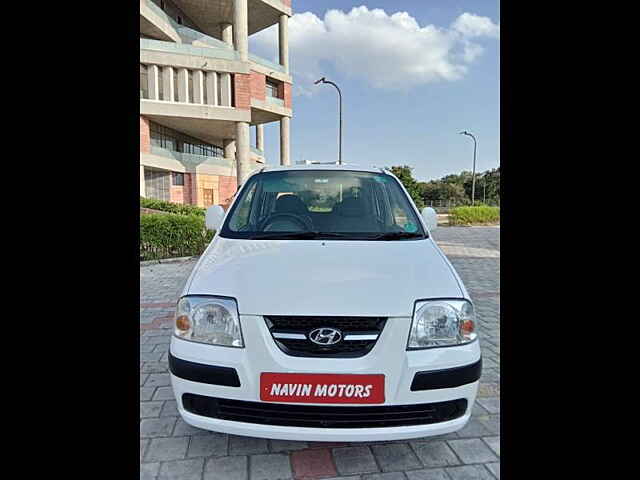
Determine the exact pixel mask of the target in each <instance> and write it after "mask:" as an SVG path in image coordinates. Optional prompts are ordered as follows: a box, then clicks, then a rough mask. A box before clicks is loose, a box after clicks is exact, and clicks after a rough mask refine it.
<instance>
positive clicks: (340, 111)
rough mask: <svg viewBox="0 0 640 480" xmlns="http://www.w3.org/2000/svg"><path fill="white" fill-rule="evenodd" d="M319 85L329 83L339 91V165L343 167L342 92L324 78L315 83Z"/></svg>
mask: <svg viewBox="0 0 640 480" xmlns="http://www.w3.org/2000/svg"><path fill="white" fill-rule="evenodd" d="M319 83H329V84H331V85H333V86H334V87H336V90H338V97H339V100H340V102H339V103H340V110H339V117H340V131H339V133H338V165H342V92H341V91H340V88H339V87H338V85H336V84H335V83H333V82H332V81H330V80H327V79H326V78H324V77H322V78H321V79H320V80H316V81H315V82H313V84H314V85H318V84H319Z"/></svg>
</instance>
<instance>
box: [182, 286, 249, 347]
mask: <svg viewBox="0 0 640 480" xmlns="http://www.w3.org/2000/svg"><path fill="white" fill-rule="evenodd" d="M175 320H176V321H175V328H174V333H175V335H176V337H178V338H182V339H184V340H190V341H192V342H199V343H208V344H211V345H221V346H225V347H244V342H243V341H242V331H241V330H240V319H239V316H238V305H237V304H236V301H235V300H233V299H231V298H218V297H199V296H193V297H191V296H187V297H182V298H181V299H180V301H178V306H177V308H176V319H175Z"/></svg>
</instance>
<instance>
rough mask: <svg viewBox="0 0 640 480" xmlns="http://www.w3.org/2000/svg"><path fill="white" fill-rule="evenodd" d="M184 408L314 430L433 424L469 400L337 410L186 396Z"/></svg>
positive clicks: (460, 412) (457, 414)
mask: <svg viewBox="0 0 640 480" xmlns="http://www.w3.org/2000/svg"><path fill="white" fill-rule="evenodd" d="M182 404H183V405H184V408H185V409H186V410H187V411H188V412H190V413H193V414H195V415H201V416H204V417H209V418H217V419H220V420H230V421H233V422H244V423H255V424H260V425H279V426H287V427H310V428H379V427H402V426H410V425H429V424H433V423H440V422H446V421H448V420H454V419H456V418H459V417H461V416H463V415H464V413H465V412H466V410H467V400H466V399H464V398H460V399H457V400H449V401H446V402H437V403H422V404H416V405H387V406H376V407H371V406H362V405H358V406H357V407H333V406H329V407H328V406H317V405H290V404H279V403H262V402H245V401H242V400H229V399H224V398H213V397H205V396H203V395H195V394H192V393H185V394H183V395H182Z"/></svg>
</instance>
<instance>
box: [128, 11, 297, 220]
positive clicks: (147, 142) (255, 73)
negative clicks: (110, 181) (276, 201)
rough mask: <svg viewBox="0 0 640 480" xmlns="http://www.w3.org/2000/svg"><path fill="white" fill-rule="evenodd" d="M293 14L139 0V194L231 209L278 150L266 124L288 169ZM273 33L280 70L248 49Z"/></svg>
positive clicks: (276, 65) (288, 12) (281, 162)
mask: <svg viewBox="0 0 640 480" xmlns="http://www.w3.org/2000/svg"><path fill="white" fill-rule="evenodd" d="M291 14H292V12H291V0H140V195H142V196H144V197H149V198H158V199H162V200H167V201H172V202H177V203H189V204H194V205H199V206H203V207H205V206H209V205H216V204H226V203H227V202H228V200H229V198H230V197H231V196H232V195H233V194H234V193H235V191H236V189H237V186H238V185H239V184H240V183H242V181H243V180H244V179H245V178H246V176H247V175H248V174H249V173H250V172H251V171H252V170H253V169H256V168H259V167H261V166H263V165H264V163H265V158H264V144H265V141H278V140H275V139H268V140H265V138H264V124H265V123H270V122H279V124H280V139H279V143H280V164H282V165H289V164H290V163H291V162H290V153H289V152H290V147H289V138H290V132H289V129H290V120H291V115H292V110H291V83H292V79H291V75H290V73H289V47H288V30H287V28H288V20H289V17H290V16H291ZM275 24H277V25H278V29H279V45H278V49H279V52H278V57H279V63H273V62H270V61H269V60H266V59H263V58H260V57H257V56H255V55H252V54H251V53H249V48H248V39H249V35H253V34H254V33H256V32H259V31H260V30H263V29H265V28H267V27H270V26H271V25H275ZM274 53H276V52H274ZM251 128H253V129H255V145H251V141H250V139H251V132H250V129H251Z"/></svg>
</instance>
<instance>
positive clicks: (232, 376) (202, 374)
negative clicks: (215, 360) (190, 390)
mask: <svg viewBox="0 0 640 480" xmlns="http://www.w3.org/2000/svg"><path fill="white" fill-rule="evenodd" d="M169 371H170V372H171V373H172V374H173V375H175V376H176V377H180V378H182V379H183V380H189V381H191V382H198V383H206V384H209V385H222V386H225V387H239V386H240V378H239V377H238V372H236V370H235V368H230V367H218V366H214V365H204V364H202V363H194V362H189V361H187V360H182V359H181V358H177V357H174V356H173V355H171V352H169Z"/></svg>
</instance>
